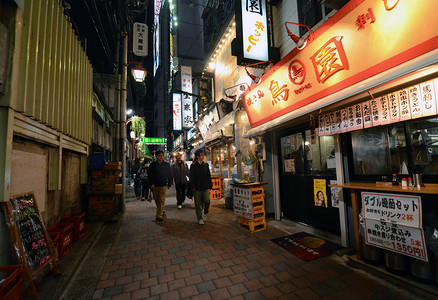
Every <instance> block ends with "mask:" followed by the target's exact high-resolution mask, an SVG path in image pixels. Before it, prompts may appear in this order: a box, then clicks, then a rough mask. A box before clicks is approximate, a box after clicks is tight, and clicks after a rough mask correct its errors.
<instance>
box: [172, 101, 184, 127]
mask: <svg viewBox="0 0 438 300" xmlns="http://www.w3.org/2000/svg"><path fill="white" fill-rule="evenodd" d="M172 118H173V130H182V126H181V94H179V93H173V114H172Z"/></svg>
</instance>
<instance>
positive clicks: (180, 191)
mask: <svg viewBox="0 0 438 300" xmlns="http://www.w3.org/2000/svg"><path fill="white" fill-rule="evenodd" d="M175 158H176V162H175V163H174V164H173V165H172V173H173V181H174V182H175V187H176V205H177V207H178V208H179V209H181V208H182V204H183V203H184V200H185V199H186V188H187V176H189V168H188V167H187V164H186V163H185V162H184V161H183V160H182V157H181V154H179V153H178V154H177V155H176V156H175Z"/></svg>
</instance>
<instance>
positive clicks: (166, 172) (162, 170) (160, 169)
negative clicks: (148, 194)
mask: <svg viewBox="0 0 438 300" xmlns="http://www.w3.org/2000/svg"><path fill="white" fill-rule="evenodd" d="M155 156H156V158H157V160H156V161H154V162H152V163H151V164H150V166H149V176H148V177H149V186H150V187H151V190H152V193H153V195H154V200H155V203H156V204H157V213H156V218H155V220H156V221H157V222H163V212H164V202H165V199H166V186H167V189H170V187H171V186H172V170H171V169H170V165H169V163H167V162H165V161H164V152H163V151H162V150H158V151H157V152H156V153H155Z"/></svg>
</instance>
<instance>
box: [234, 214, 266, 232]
mask: <svg viewBox="0 0 438 300" xmlns="http://www.w3.org/2000/svg"><path fill="white" fill-rule="evenodd" d="M237 225H238V226H239V229H242V230H245V231H248V232H249V233H254V232H258V231H262V230H265V229H266V218H264V217H263V218H257V219H254V220H250V219H245V218H241V217H239V218H238V221H237Z"/></svg>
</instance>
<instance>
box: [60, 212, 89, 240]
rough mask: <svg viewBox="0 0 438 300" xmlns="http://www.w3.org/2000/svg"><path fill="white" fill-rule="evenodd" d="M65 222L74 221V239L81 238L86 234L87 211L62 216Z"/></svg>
mask: <svg viewBox="0 0 438 300" xmlns="http://www.w3.org/2000/svg"><path fill="white" fill-rule="evenodd" d="M62 222H63V223H73V226H74V231H75V234H74V240H75V241H78V240H80V239H81V238H82V237H83V236H84V234H85V213H84V212H80V213H72V214H68V215H66V216H65V217H64V218H62Z"/></svg>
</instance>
